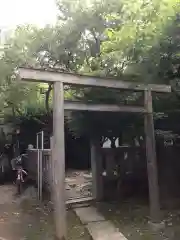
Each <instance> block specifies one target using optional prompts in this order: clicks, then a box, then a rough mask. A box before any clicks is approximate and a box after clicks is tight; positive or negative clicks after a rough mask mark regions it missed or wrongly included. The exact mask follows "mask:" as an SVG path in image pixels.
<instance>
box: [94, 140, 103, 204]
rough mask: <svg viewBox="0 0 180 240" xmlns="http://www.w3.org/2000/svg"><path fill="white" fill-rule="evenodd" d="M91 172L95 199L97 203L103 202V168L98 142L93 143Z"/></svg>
mask: <svg viewBox="0 0 180 240" xmlns="http://www.w3.org/2000/svg"><path fill="white" fill-rule="evenodd" d="M91 170H92V191H93V197H94V198H95V199H96V200H97V201H101V200H102V198H103V176H102V171H103V168H102V156H101V152H100V143H99V142H98V141H92V142H91Z"/></svg>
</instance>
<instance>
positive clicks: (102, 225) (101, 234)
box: [86, 221, 127, 240]
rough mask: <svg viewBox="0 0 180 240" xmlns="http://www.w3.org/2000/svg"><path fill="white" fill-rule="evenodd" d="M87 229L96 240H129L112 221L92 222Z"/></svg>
mask: <svg viewBox="0 0 180 240" xmlns="http://www.w3.org/2000/svg"><path fill="white" fill-rule="evenodd" d="M86 227H87V229H88V231H89V233H90V235H91V236H92V238H93V239H94V240H127V238H125V236H124V235H123V234H122V233H120V232H119V229H117V228H115V226H114V225H113V224H112V223H111V222H110V221H101V222H96V223H95V222H91V223H88V224H87V226H86Z"/></svg>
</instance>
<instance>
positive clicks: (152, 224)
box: [148, 221, 165, 232]
mask: <svg viewBox="0 0 180 240" xmlns="http://www.w3.org/2000/svg"><path fill="white" fill-rule="evenodd" d="M148 224H149V227H150V229H151V230H152V231H154V232H159V231H162V230H163V229H164V228H165V223H164V222H163V221H162V222H156V223H155V222H151V221H149V222H148Z"/></svg>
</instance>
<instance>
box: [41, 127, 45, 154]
mask: <svg viewBox="0 0 180 240" xmlns="http://www.w3.org/2000/svg"><path fill="white" fill-rule="evenodd" d="M41 146H42V150H44V132H43V131H42V132H41Z"/></svg>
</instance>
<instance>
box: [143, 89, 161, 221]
mask: <svg viewBox="0 0 180 240" xmlns="http://www.w3.org/2000/svg"><path fill="white" fill-rule="evenodd" d="M144 98H145V99H144V100H145V107H146V109H147V111H148V113H146V114H145V116H144V127H145V137H146V156H147V173H148V182H149V201H150V216H151V220H152V222H159V221H160V202H159V185H158V173H157V160H156V143H155V135H154V121H153V109H152V93H151V91H145V97H144Z"/></svg>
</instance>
